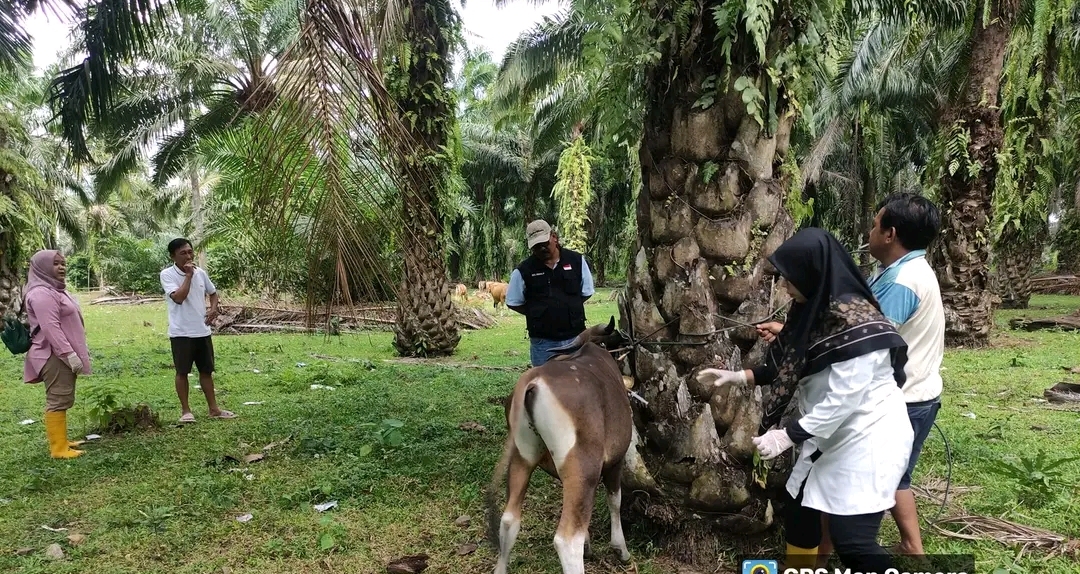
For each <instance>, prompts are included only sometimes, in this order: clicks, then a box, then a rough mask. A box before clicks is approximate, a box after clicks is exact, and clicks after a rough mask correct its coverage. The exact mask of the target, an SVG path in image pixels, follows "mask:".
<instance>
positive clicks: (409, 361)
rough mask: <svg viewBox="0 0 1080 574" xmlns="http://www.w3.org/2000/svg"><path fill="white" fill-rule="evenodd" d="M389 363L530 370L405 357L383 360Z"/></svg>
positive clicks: (523, 367) (453, 367)
mask: <svg viewBox="0 0 1080 574" xmlns="http://www.w3.org/2000/svg"><path fill="white" fill-rule="evenodd" d="M383 361H385V362H387V363H394V364H395V365H415V366H420V367H446V368H452V369H480V370H482V371H508V372H516V373H523V372H525V371H527V370H529V367H528V366H527V365H522V366H520V367H495V366H491V365H470V364H468V363H443V362H439V361H432V360H428V359H422V358H417V357H404V358H401V359H383Z"/></svg>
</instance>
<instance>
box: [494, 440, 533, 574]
mask: <svg viewBox="0 0 1080 574" xmlns="http://www.w3.org/2000/svg"><path fill="white" fill-rule="evenodd" d="M532 471H533V465H530V464H529V463H528V462H527V461H526V460H525V459H524V458H522V457H521V455H520V454H518V453H517V451H515V452H514V454H513V455H512V456H511V458H510V467H509V469H508V470H507V475H506V508H505V509H504V510H503V515H502V522H501V523H500V524H499V560H498V562H497V563H496V564H495V574H506V567H507V565H508V564H509V563H510V549H512V548H513V547H514V542H515V541H516V540H517V535H518V532H519V531H520V530H521V506H522V503H524V502H525V489H527V488H528V487H529V476H530V475H532Z"/></svg>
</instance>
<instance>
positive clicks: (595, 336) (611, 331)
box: [552, 315, 628, 354]
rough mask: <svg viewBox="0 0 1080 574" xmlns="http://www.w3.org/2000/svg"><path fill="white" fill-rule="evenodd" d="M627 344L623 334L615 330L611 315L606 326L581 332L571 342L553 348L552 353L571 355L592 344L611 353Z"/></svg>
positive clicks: (599, 325)
mask: <svg viewBox="0 0 1080 574" xmlns="http://www.w3.org/2000/svg"><path fill="white" fill-rule="evenodd" d="M627 342H628V340H627V338H626V337H625V336H624V335H623V333H622V332H621V331H618V330H616V329H615V316H614V315H612V316H611V320H610V321H608V324H607V325H604V324H602V323H600V324H597V325H593V326H592V327H589V328H588V329H585V330H584V331H582V332H581V334H580V335H578V336H577V337H576V338H575V339H574V340H573V342H571V343H569V344H567V345H563V346H561V347H557V348H554V349H552V351H554V352H557V353H560V354H563V353H572V352H574V351H576V350H578V349H580V348H581V347H582V346H583V345H585V343H594V344H596V345H599V346H601V347H603V348H605V349H607V350H609V351H611V350H615V349H618V348H619V347H622V346H624V345H625V344H626V343H627Z"/></svg>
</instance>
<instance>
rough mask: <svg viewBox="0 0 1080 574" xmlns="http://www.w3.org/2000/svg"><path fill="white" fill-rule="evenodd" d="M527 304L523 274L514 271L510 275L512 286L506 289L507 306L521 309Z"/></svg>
mask: <svg viewBox="0 0 1080 574" xmlns="http://www.w3.org/2000/svg"><path fill="white" fill-rule="evenodd" d="M524 304H525V280H524V279H522V278H521V272H520V271H518V270H517V269H514V272H513V273H511V274H510V286H509V287H507V288H506V306H507V307H520V306H522V305H524Z"/></svg>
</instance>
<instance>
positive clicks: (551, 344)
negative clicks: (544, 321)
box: [529, 337, 577, 367]
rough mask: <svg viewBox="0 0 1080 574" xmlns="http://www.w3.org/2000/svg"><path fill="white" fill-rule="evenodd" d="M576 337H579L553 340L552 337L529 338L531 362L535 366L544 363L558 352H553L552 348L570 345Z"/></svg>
mask: <svg viewBox="0 0 1080 574" xmlns="http://www.w3.org/2000/svg"><path fill="white" fill-rule="evenodd" d="M574 339H577V337H573V338H571V339H566V340H564V341H552V340H551V339H541V338H539V337H531V338H530V339H529V362H531V363H532V366H534V367H539V366H540V365H543V364H544V363H546V362H548V360H550V359H551V357H553V356H555V355H556V353H552V352H551V349H556V348H559V347H562V346H563V345H569V344H570V343H573V342H574Z"/></svg>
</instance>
